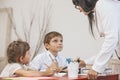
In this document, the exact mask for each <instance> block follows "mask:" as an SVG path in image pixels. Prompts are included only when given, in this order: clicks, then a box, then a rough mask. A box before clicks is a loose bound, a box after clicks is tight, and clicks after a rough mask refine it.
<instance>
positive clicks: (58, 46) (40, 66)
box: [31, 31, 85, 72]
mask: <svg viewBox="0 0 120 80" xmlns="http://www.w3.org/2000/svg"><path fill="white" fill-rule="evenodd" d="M44 46H45V48H46V50H47V51H46V52H43V53H41V54H39V55H37V56H36V57H35V58H34V59H33V61H32V62H31V64H32V65H31V67H34V68H35V69H36V70H39V71H45V70H46V69H47V66H46V64H47V65H48V66H49V65H50V64H51V63H52V61H54V62H57V65H56V66H57V70H56V71H58V72H60V71H63V69H65V68H67V62H66V58H65V57H64V56H62V55H61V54H60V53H59V52H60V51H61V50H62V49H63V36H62V34H60V33H58V32H56V31H52V32H49V33H47V34H46V35H45V38H44ZM81 62H82V63H81V64H85V63H84V62H83V61H81ZM84 67H85V66H84Z"/></svg>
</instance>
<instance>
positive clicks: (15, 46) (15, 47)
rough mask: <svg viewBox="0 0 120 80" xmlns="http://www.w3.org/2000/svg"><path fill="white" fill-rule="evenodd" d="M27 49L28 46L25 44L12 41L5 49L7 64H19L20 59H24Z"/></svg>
mask: <svg viewBox="0 0 120 80" xmlns="http://www.w3.org/2000/svg"><path fill="white" fill-rule="evenodd" d="M29 49H30V46H29V44H28V43H27V42H24V41H20V40H18V41H13V42H12V43H10V44H9V45H8V48H7V58H8V63H20V57H21V56H23V57H25V54H26V51H28V50H29Z"/></svg>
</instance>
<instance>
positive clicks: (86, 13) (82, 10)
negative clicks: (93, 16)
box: [75, 6, 94, 15]
mask: <svg viewBox="0 0 120 80" xmlns="http://www.w3.org/2000/svg"><path fill="white" fill-rule="evenodd" d="M75 8H76V9H78V10H80V12H83V13H84V14H85V15H88V14H89V13H90V12H91V11H93V10H94V9H93V10H91V11H89V12H85V11H84V9H83V8H82V7H80V6H75Z"/></svg>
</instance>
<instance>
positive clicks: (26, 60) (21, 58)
mask: <svg viewBox="0 0 120 80" xmlns="http://www.w3.org/2000/svg"><path fill="white" fill-rule="evenodd" d="M20 61H21V63H22V64H28V63H29V61H30V51H29V50H28V51H26V53H25V56H24V57H23V56H21V57H20Z"/></svg>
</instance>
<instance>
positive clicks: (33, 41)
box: [0, 0, 53, 59]
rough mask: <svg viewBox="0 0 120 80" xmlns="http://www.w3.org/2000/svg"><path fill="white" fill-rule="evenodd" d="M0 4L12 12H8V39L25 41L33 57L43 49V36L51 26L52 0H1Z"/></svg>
mask: <svg viewBox="0 0 120 80" xmlns="http://www.w3.org/2000/svg"><path fill="white" fill-rule="evenodd" d="M0 4H1V5H0V7H1V6H2V7H3V8H12V12H11V13H8V15H9V18H10V22H11V24H10V26H11V30H10V31H11V38H10V41H13V40H17V39H21V40H23V41H27V42H28V43H29V44H30V47H31V48H30V52H31V59H33V58H34V57H35V56H36V55H37V54H38V53H40V52H41V51H42V50H43V38H44V35H45V33H46V32H48V31H49V26H51V24H50V22H51V18H52V12H53V7H52V6H53V0H2V1H1V2H0Z"/></svg>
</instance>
